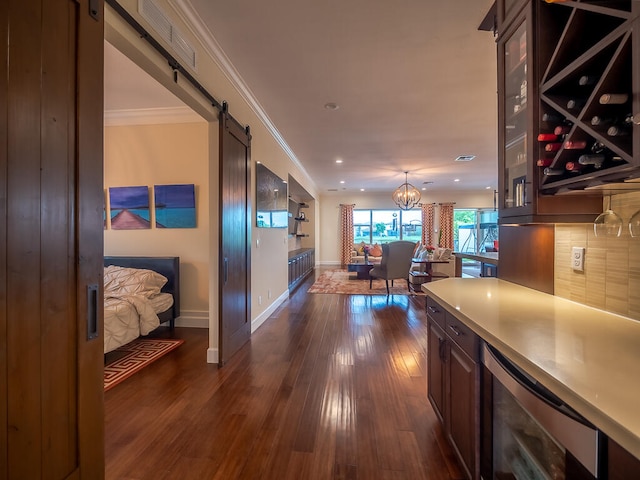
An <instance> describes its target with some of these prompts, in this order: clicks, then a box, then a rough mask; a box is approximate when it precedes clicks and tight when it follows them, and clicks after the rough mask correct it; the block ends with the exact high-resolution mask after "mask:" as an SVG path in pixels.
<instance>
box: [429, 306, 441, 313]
mask: <svg viewBox="0 0 640 480" xmlns="http://www.w3.org/2000/svg"><path fill="white" fill-rule="evenodd" d="M427 310H429V311H430V312H431V313H440V310H438V309H437V308H436V307H432V306H428V307H427Z"/></svg>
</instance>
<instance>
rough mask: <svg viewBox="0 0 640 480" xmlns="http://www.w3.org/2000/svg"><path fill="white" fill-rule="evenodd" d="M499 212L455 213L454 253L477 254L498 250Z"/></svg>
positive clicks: (456, 210)
mask: <svg viewBox="0 0 640 480" xmlns="http://www.w3.org/2000/svg"><path fill="white" fill-rule="evenodd" d="M497 242H498V212H496V211H495V210H484V209H468V210H462V209H455V210H454V211H453V243H454V251H456V252H466V253H477V252H486V251H487V249H489V250H491V249H493V248H496V246H497Z"/></svg>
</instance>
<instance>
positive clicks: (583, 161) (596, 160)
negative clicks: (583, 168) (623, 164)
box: [578, 153, 605, 168]
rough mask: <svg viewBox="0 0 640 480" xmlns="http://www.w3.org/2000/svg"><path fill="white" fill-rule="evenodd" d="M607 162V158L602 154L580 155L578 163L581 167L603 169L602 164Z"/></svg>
mask: <svg viewBox="0 0 640 480" xmlns="http://www.w3.org/2000/svg"><path fill="white" fill-rule="evenodd" d="M604 161H605V156H604V155H602V154H601V153H594V154H587V155H580V157H579V158H578V163H579V164H580V165H593V166H594V168H602V164H603V163H604Z"/></svg>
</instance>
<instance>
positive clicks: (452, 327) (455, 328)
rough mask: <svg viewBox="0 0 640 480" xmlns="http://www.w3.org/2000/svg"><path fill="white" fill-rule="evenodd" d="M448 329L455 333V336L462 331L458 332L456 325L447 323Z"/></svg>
mask: <svg viewBox="0 0 640 480" xmlns="http://www.w3.org/2000/svg"><path fill="white" fill-rule="evenodd" d="M449 329H450V330H451V331H452V332H453V333H455V334H456V337H459V336H460V335H461V333H462V332H460V330H458V327H456V326H455V325H449Z"/></svg>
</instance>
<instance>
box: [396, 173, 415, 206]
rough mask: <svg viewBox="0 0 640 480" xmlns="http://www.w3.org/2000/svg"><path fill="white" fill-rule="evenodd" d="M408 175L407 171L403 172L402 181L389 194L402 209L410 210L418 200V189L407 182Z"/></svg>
mask: <svg viewBox="0 0 640 480" xmlns="http://www.w3.org/2000/svg"><path fill="white" fill-rule="evenodd" d="M408 175H409V172H404V180H405V181H404V183H403V184H402V185H400V186H399V187H398V188H396V190H395V191H394V192H393V195H391V198H392V199H393V202H394V203H395V204H396V205H398V207H400V208H401V209H402V210H411V209H412V208H413V207H415V206H416V205H418V202H419V201H420V190H418V189H417V188H416V187H414V186H413V185H411V184H410V183H409V180H408Z"/></svg>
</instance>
